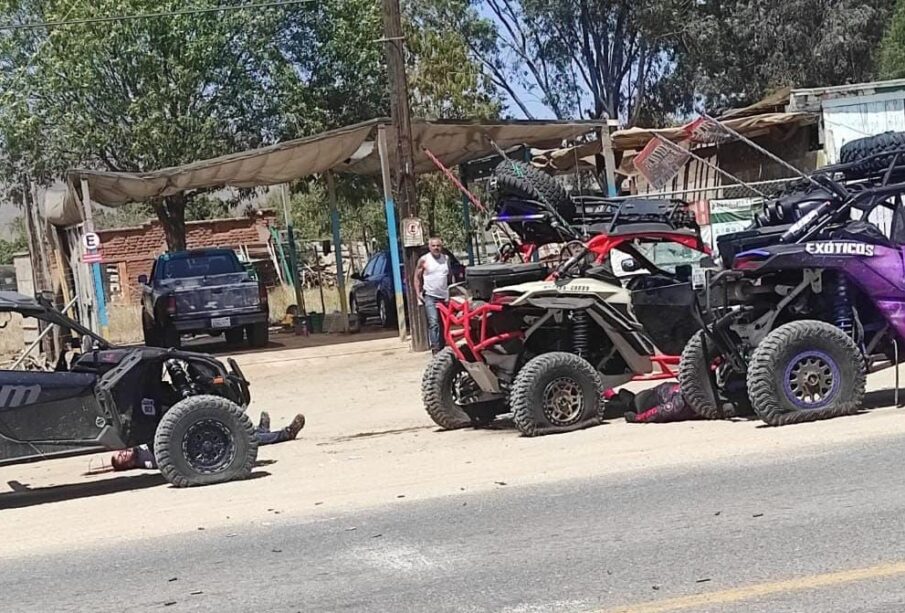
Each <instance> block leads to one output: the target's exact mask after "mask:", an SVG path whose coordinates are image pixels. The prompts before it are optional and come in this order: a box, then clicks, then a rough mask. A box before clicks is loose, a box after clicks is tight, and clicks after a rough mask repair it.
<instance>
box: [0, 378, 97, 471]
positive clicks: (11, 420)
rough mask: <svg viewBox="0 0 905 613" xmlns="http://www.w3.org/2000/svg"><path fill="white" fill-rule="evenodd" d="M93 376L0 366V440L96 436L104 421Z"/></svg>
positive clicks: (29, 440)
mask: <svg viewBox="0 0 905 613" xmlns="http://www.w3.org/2000/svg"><path fill="white" fill-rule="evenodd" d="M96 379H97V375H95V374H92V373H74V372H41V371H20V370H0V435H2V436H0V444H3V443H9V440H7V439H12V440H14V441H23V442H30V443H37V442H53V441H84V442H87V441H93V440H95V439H96V438H97V436H98V434H99V433H100V431H101V430H102V429H103V427H104V426H105V425H106V422H105V420H104V418H103V411H102V410H101V408H100V405H99V404H98V402H97V398H96V397H95V395H94V385H95V382H96ZM2 453H3V452H2V451H0V456H2ZM0 459H2V457H0Z"/></svg>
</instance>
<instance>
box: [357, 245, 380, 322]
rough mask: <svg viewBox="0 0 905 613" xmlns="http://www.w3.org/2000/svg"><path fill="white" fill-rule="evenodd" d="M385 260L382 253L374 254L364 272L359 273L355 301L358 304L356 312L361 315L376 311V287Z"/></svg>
mask: <svg viewBox="0 0 905 613" xmlns="http://www.w3.org/2000/svg"><path fill="white" fill-rule="evenodd" d="M385 260H386V257H385V256H384V254H383V253H377V254H374V256H372V257H371V259H370V260H368V264H367V265H366V266H365V269H364V271H362V273H361V281H360V282H359V285H358V287H357V288H356V291H355V300H356V302H358V310H359V311H361V312H363V313H375V312H376V311H377V287H378V285H379V283H380V275H379V273H378V271H379V270H381V268H380V267H381V266H382V263H383V262H384V261H385Z"/></svg>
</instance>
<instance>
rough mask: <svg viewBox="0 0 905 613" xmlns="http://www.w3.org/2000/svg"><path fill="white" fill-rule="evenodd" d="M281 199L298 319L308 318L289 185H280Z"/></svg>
mask: <svg viewBox="0 0 905 613" xmlns="http://www.w3.org/2000/svg"><path fill="white" fill-rule="evenodd" d="M280 198H281V199H282V201H283V216H284V218H285V219H286V240H287V241H288V242H289V273H290V275H291V276H292V284H293V286H294V287H295V305H296V307H297V308H298V315H297V317H306V316H307V314H308V310H307V308H306V307H305V294H304V293H303V292H302V280H301V278H300V277H299V258H298V249H297V248H296V245H295V233H294V232H293V231H292V218H291V217H290V216H289V184H288V183H283V184H282V185H280Z"/></svg>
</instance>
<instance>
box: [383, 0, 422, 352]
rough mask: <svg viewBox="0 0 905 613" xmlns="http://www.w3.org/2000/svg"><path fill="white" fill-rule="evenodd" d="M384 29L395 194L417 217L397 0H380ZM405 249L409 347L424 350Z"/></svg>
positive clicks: (413, 254) (410, 252)
mask: <svg viewBox="0 0 905 613" xmlns="http://www.w3.org/2000/svg"><path fill="white" fill-rule="evenodd" d="M383 28H384V39H385V41H386V52H387V69H388V72H389V80H390V115H391V117H392V118H393V125H394V127H395V128H396V181H397V190H396V193H397V194H398V196H399V210H400V213H401V216H402V218H403V219H405V218H407V217H417V215H418V196H417V193H416V191H415V163H414V154H413V152H412V117H411V106H410V102H409V92H408V80H407V78H406V74H405V37H404V36H403V32H402V17H401V14H400V9H399V0H383ZM397 229H398V226H397ZM398 248H399V247H398V245H397V243H394V242H392V241H391V242H390V250H391V251H392V250H394V249H398ZM404 252H405V278H406V280H407V282H408V283H407V284H406V295H407V297H408V311H409V326H410V328H411V333H412V350H413V351H427V322H426V319H425V317H424V310H423V309H420V308H418V296H416V295H415V284H414V282H413V279H414V275H415V267H416V266H417V264H418V257H419V255H418V248H417V247H410V248H406V249H405V250H404ZM397 307H398V305H397Z"/></svg>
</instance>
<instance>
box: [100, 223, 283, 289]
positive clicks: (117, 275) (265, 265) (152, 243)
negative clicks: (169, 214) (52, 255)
mask: <svg viewBox="0 0 905 613" xmlns="http://www.w3.org/2000/svg"><path fill="white" fill-rule="evenodd" d="M275 220H276V213H275V212H274V211H272V210H262V211H256V215H255V217H238V218H230V219H211V220H204V221H190V222H188V223H186V225H185V226H186V227H185V232H186V245H187V246H188V248H189V249H200V248H205V247H227V248H231V249H235V250H236V251H237V252H240V253H247V254H248V255H249V256H250V260H251V261H252V262H253V263H254V265H255V268H256V269H257V270H258V272H259V274H260V278H262V280H264V281H265V282H268V283H272V281H273V279H274V263H273V258H272V255H271V254H272V251H271V247H270V245H271V234H270V228H271V227H272V226H273V225H274V222H275ZM98 235H99V236H100V238H101V244H102V246H103V247H102V249H103V254H104V264H103V267H104V268H103V269H104V273H105V274H104V277H105V279H104V280H105V285H106V287H105V289H106V290H107V291H106V293H107V297H108V300H111V301H114V302H117V301H124V302H137V301H138V300H139V298H140V296H141V291H140V289H139V286H138V276H139V275H142V274H149V273H150V272H151V265H152V264H153V263H154V260H155V259H156V258H157V256H159V255H160V254H162V253H165V252H166V250H167V242H166V238H165V236H164V232H163V227H162V226H161V224H160V221H158V220H154V221H150V222H148V223H146V224H143V225H141V226H136V227H132V228H118V229H115V230H101V231H99V232H98Z"/></svg>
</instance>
